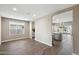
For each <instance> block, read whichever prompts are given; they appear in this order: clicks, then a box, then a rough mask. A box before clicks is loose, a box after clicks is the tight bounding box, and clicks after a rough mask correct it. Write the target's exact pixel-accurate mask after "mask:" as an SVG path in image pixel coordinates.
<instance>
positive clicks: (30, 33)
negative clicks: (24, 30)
mask: <svg viewBox="0 0 79 59" xmlns="http://www.w3.org/2000/svg"><path fill="white" fill-rule="evenodd" d="M29 35H30V38H32V22H30V32H29Z"/></svg>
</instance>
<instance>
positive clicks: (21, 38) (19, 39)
mask: <svg viewBox="0 0 79 59" xmlns="http://www.w3.org/2000/svg"><path fill="white" fill-rule="evenodd" d="M25 38H26V37H23V38H16V39H9V40H4V41H1V42H2V43H3V42H9V41H14V40H20V39H25Z"/></svg>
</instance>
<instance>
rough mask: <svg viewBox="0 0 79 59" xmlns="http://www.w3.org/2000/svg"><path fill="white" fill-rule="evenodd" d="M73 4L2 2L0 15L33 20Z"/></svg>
mask: <svg viewBox="0 0 79 59" xmlns="http://www.w3.org/2000/svg"><path fill="white" fill-rule="evenodd" d="M71 6H73V4H0V15H1V16H4V17H9V18H15V19H20V20H26V21H31V20H33V19H37V18H39V17H42V16H45V15H48V14H52V13H54V12H57V11H59V10H62V9H65V8H68V7H71ZM12 8H16V9H17V11H13V10H12ZM33 14H35V15H36V16H33Z"/></svg>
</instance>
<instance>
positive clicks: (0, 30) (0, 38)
mask: <svg viewBox="0 0 79 59" xmlns="http://www.w3.org/2000/svg"><path fill="white" fill-rule="evenodd" d="M0 44H1V16H0Z"/></svg>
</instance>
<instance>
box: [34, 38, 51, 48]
mask: <svg viewBox="0 0 79 59" xmlns="http://www.w3.org/2000/svg"><path fill="white" fill-rule="evenodd" d="M35 40H36V39H35ZM36 41H38V42H40V43H43V44H45V45H48V46H50V47H52V44H47V43H45V42H42V41H40V40H36Z"/></svg>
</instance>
